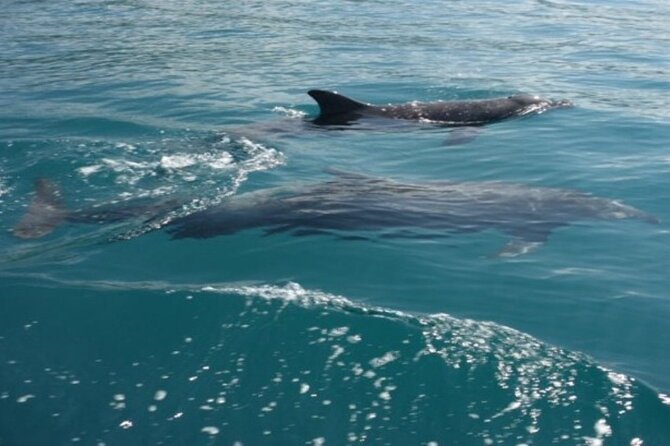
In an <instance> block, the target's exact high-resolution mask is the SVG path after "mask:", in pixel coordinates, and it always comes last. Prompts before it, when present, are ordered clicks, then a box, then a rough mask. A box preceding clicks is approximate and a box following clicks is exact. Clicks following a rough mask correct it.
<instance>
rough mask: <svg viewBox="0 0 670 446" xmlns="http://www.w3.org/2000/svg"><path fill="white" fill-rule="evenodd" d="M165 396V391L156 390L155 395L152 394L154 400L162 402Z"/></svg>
mask: <svg viewBox="0 0 670 446" xmlns="http://www.w3.org/2000/svg"><path fill="white" fill-rule="evenodd" d="M166 396H167V392H166V391H165V390H156V393H155V394H154V400H156V401H163V400H164V399H165V397H166Z"/></svg>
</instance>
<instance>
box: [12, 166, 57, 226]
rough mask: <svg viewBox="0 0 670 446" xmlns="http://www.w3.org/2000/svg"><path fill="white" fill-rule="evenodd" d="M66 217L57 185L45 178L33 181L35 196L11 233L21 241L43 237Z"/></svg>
mask: <svg viewBox="0 0 670 446" xmlns="http://www.w3.org/2000/svg"><path fill="white" fill-rule="evenodd" d="M66 217H67V211H66V209H65V204H64V202H63V198H62V196H61V193H60V189H59V188H58V185H57V184H56V183H55V182H53V181H50V180H47V179H45V178H39V179H37V181H35V196H34V197H33V199H32V201H31V202H30V204H29V205H28V210H27V211H26V213H25V215H24V216H23V217H22V218H21V220H19V222H18V223H17V224H16V225H15V226H14V229H13V230H12V232H13V233H14V235H15V236H16V237H18V238H22V239H36V238H40V237H44V236H45V235H47V234H49V233H51V232H52V231H53V230H54V229H55V228H56V227H57V226H58V225H59V224H60V223H61V222H62V221H63V220H65V218H66Z"/></svg>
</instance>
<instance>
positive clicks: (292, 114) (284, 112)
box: [272, 107, 307, 119]
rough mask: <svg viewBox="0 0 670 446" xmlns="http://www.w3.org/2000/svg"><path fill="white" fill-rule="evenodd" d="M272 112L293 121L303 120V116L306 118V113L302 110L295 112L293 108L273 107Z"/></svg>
mask: <svg viewBox="0 0 670 446" xmlns="http://www.w3.org/2000/svg"><path fill="white" fill-rule="evenodd" d="M272 111H273V112H275V113H279V114H282V115H284V116H286V117H288V118H293V119H297V118H304V117H305V116H307V113H306V112H304V111H302V110H296V109H294V108H286V107H275V108H273V109H272Z"/></svg>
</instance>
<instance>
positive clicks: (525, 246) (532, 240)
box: [496, 222, 565, 257]
mask: <svg viewBox="0 0 670 446" xmlns="http://www.w3.org/2000/svg"><path fill="white" fill-rule="evenodd" d="M561 226H565V224H564V223H559V222H542V223H536V224H534V225H531V226H528V227H524V228H508V229H506V230H505V231H504V232H505V233H507V234H509V235H511V236H513V237H514V238H513V239H512V240H510V241H509V242H507V244H506V245H505V246H503V247H502V249H501V250H500V251H498V253H497V254H496V257H518V256H521V255H524V254H528V253H530V252H533V251H535V250H536V249H538V248H539V247H541V246H542V245H544V244H545V243H546V241H547V240H548V239H549V235H550V234H551V231H553V230H554V229H555V228H558V227H561Z"/></svg>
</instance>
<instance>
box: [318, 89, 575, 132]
mask: <svg viewBox="0 0 670 446" xmlns="http://www.w3.org/2000/svg"><path fill="white" fill-rule="evenodd" d="M307 94H309V95H310V96H311V97H312V98H313V99H314V100H315V101H316V102H317V103H318V104H319V109H320V114H319V116H318V117H317V118H316V119H315V120H314V121H313V122H314V123H315V124H317V125H348V124H351V123H353V122H355V121H356V120H358V119H361V118H365V117H380V118H391V119H403V120H411V121H422V122H432V123H436V124H440V125H444V126H455V127H461V126H480V125H485V124H491V123H494V122H498V121H502V120H504V119H509V118H513V117H517V116H524V115H528V114H531V113H535V114H537V113H542V112H544V111H546V110H549V109H552V108H560V107H571V106H572V102H570V101H569V100H567V99H563V100H560V101H551V100H548V99H542V98H540V97H538V96H532V95H528V94H519V95H514V96H509V97H505V98H495V99H485V100H473V101H438V102H409V103H407V104H399V105H372V104H366V103H363V102H359V101H356V100H354V99H350V98H348V97H346V96H342V95H340V94H338V93H336V92H331V91H325V90H310V91H308V92H307Z"/></svg>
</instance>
